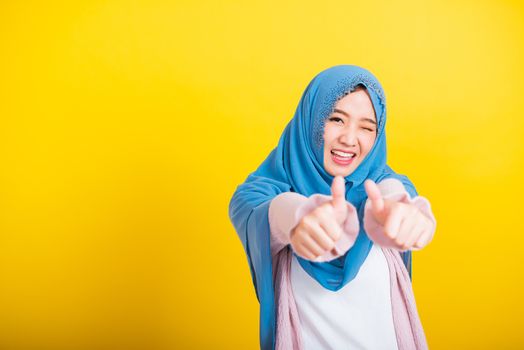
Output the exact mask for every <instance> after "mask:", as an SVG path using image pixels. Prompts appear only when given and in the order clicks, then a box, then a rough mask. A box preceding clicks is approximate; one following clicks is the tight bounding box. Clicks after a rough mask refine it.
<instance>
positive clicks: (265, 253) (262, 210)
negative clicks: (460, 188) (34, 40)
mask: <svg viewBox="0 0 524 350" xmlns="http://www.w3.org/2000/svg"><path fill="white" fill-rule="evenodd" d="M358 85H363V86H364V87H366V89H367V91H368V93H369V96H370V98H371V102H372V104H373V108H374V110H375V116H376V119H377V137H376V140H375V143H374V144H373V147H372V149H371V150H370V151H369V153H368V154H367V155H366V157H365V158H364V159H363V160H362V162H361V163H360V164H359V166H358V167H357V169H355V171H354V172H352V173H351V174H349V175H348V176H346V177H345V186H346V195H345V197H346V200H347V201H349V202H350V203H351V204H353V205H354V206H355V208H357V212H358V217H359V222H360V231H359V234H358V236H357V239H356V241H355V243H354V245H353V246H352V247H351V248H350V249H349V250H348V251H347V252H346V253H345V254H344V255H343V256H341V257H339V258H337V259H334V260H332V261H328V262H313V261H309V260H306V259H303V258H301V257H300V256H298V255H296V254H295V256H296V257H297V259H298V261H299V263H300V265H301V266H302V268H303V269H304V270H305V271H306V272H307V273H308V274H309V275H310V276H311V277H313V278H314V279H315V280H316V281H317V282H318V283H320V284H321V285H322V286H323V287H325V288H327V289H329V290H332V291H337V290H339V289H340V288H342V287H344V286H345V285H346V284H347V283H348V282H350V281H351V280H353V279H354V278H355V276H356V275H357V273H358V271H359V269H360V267H361V265H362V264H363V262H364V260H365V259H366V257H367V255H368V253H369V251H370V250H371V247H372V245H373V242H372V241H371V240H370V239H369V238H368V236H367V234H366V233H365V231H364V228H363V214H364V205H365V201H366V199H367V194H366V191H365V189H364V181H365V180H366V179H371V180H373V181H375V182H380V181H381V180H383V179H385V178H389V177H392V178H396V179H398V180H400V181H401V182H402V183H403V184H404V187H405V188H406V190H407V191H408V193H409V194H410V196H411V197H414V196H416V195H417V192H416V190H415V187H414V186H413V184H412V183H411V181H410V180H409V179H408V178H407V177H406V176H404V175H400V174H397V173H395V172H394V171H393V170H392V169H391V168H390V167H389V166H388V165H387V164H386V155H387V152H386V135H385V125H386V101H385V96H384V92H383V89H382V86H381V85H380V83H379V82H378V80H377V79H376V78H375V77H374V76H373V74H371V73H370V72H369V71H368V70H366V69H364V68H361V67H357V66H353V65H338V66H334V67H331V68H328V69H326V70H324V71H322V72H320V73H319V74H317V75H316V76H315V77H314V78H313V79H312V80H311V82H310V83H309V84H308V86H307V87H306V89H305V91H304V92H303V94H302V96H301V98H300V102H299V104H298V106H297V109H296V111H295V114H294V116H293V118H292V119H291V120H290V122H289V123H288V124H287V126H286V127H285V129H284V131H283V133H282V135H281V137H280V139H279V141H278V145H277V146H276V147H275V148H274V149H273V150H272V151H271V153H270V154H269V155H268V157H267V158H266V159H265V160H264V162H262V164H261V165H260V166H259V167H258V168H257V169H256V170H255V171H254V172H253V173H251V174H249V176H248V177H247V178H246V180H245V181H244V183H242V184H241V185H239V186H238V187H237V189H236V191H235V193H234V194H233V197H232V199H231V201H230V203H229V217H230V219H231V221H232V223H233V225H234V227H235V229H236V231H237V234H238V235H239V238H240V240H241V242H242V244H243V247H244V250H245V252H246V255H247V259H248V263H249V266H250V271H251V276H252V279H253V283H254V286H255V291H256V294H257V298H258V300H259V302H260V340H261V348H262V349H273V348H274V340H275V310H274V309H275V301H274V297H275V296H274V285H273V280H272V275H273V267H272V264H271V253H270V240H269V239H270V231H269V222H268V210H269V205H270V203H271V200H272V199H273V198H274V197H275V196H277V195H278V194H280V193H282V192H289V191H291V192H297V193H300V194H302V195H304V196H310V195H312V194H315V193H320V194H325V195H331V183H332V182H333V179H334V177H333V176H332V175H330V174H329V173H327V172H326V171H325V169H324V166H323V164H324V159H323V158H324V156H323V155H324V140H323V134H324V125H325V120H326V118H327V117H328V116H329V115H330V114H331V113H332V112H333V109H334V106H335V104H336V102H337V101H338V100H339V99H340V98H342V97H343V96H344V95H346V94H348V93H350V92H352V91H353V90H355V88H356V87H357V86H358ZM402 258H403V261H404V263H405V265H406V267H407V269H408V271H409V274H410V276H411V252H409V251H408V252H406V253H404V254H403V256H402Z"/></svg>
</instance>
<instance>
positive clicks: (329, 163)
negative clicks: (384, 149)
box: [324, 88, 377, 177]
mask: <svg viewBox="0 0 524 350" xmlns="http://www.w3.org/2000/svg"><path fill="white" fill-rule="evenodd" d="M376 137H377V122H376V117H375V110H374V109H373V104H372V102H371V99H370V98H369V95H368V92H367V91H366V90H365V89H363V88H357V90H355V91H353V92H352V93H350V94H348V95H346V96H344V97H343V98H341V99H340V100H338V102H337V103H336V104H335V109H334V112H333V113H332V114H331V115H329V116H328V117H327V119H326V123H325V128H324V168H325V169H326V171H327V172H328V173H329V174H331V175H332V176H337V175H342V176H344V177H345V176H348V175H349V174H351V173H352V172H353V171H354V170H355V169H356V168H357V167H358V166H359V164H360V163H361V162H362V160H363V159H364V158H365V157H366V155H367V154H368V153H369V151H370V150H371V148H372V147H373V143H374V142H375V139H376Z"/></svg>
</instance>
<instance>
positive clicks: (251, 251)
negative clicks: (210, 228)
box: [229, 65, 436, 349]
mask: <svg viewBox="0 0 524 350" xmlns="http://www.w3.org/2000/svg"><path fill="white" fill-rule="evenodd" d="M385 123H386V104H385V96H384V93H383V90H382V87H381V85H380V83H379V82H378V81H377V79H376V78H375V77H374V76H373V75H372V74H371V73H370V72H369V71H367V70H365V69H363V68H360V67H356V66H350V65H340V66H335V67H331V68H329V69H326V70H324V71H322V72H321V73H319V74H318V75H317V76H315V77H314V78H313V80H312V81H311V82H310V83H309V85H308V86H307V88H306V90H305V91H304V93H303V94H302V97H301V99H300V102H299V105H298V107H297V109H296V112H295V115H294V117H293V118H292V119H291V121H290V122H289V124H288V125H287V126H286V128H285V130H284V132H283V134H282V136H281V138H280V140H279V143H278V145H277V147H276V148H275V149H274V150H273V151H272V152H271V153H270V154H269V156H268V157H267V158H266V160H265V161H264V162H263V163H262V164H261V165H260V166H259V167H258V169H257V170H256V171H254V172H253V173H251V174H250V175H249V176H248V177H247V179H246V180H245V182H244V183H243V184H241V185H239V186H238V188H237V189H236V191H235V193H234V194H233V197H232V199H231V201H230V205H229V216H230V219H231V221H232V222H233V225H234V226H235V229H236V231H237V233H238V235H239V237H240V240H241V241H242V244H243V246H244V250H245V252H246V255H247V258H248V263H249V266H250V270H251V275H252V279H253V283H254V286H255V291H256V295H257V298H258V300H259V302H260V345H261V348H262V349H275V348H276V349H425V348H427V344H426V340H425V336H424V331H423V329H422V325H421V323H420V319H419V317H418V313H417V310H416V305H415V302H414V296H413V291H412V288H411V280H410V277H411V251H412V250H419V249H421V248H423V247H424V246H426V245H427V244H428V243H429V242H430V241H431V239H432V238H433V235H434V232H435V228H436V221H435V218H434V216H433V214H432V212H431V207H430V204H429V201H428V200H427V199H426V198H424V197H422V196H418V193H417V191H416V190H415V187H414V185H413V184H412V183H411V181H410V180H409V179H408V178H407V177H406V176H404V175H399V174H397V173H395V172H394V171H393V170H392V169H391V168H390V167H389V166H388V165H387V164H386V135H385Z"/></svg>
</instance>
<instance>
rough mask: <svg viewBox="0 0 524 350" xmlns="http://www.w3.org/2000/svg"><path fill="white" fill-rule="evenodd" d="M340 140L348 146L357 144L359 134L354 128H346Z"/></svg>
mask: <svg viewBox="0 0 524 350" xmlns="http://www.w3.org/2000/svg"><path fill="white" fill-rule="evenodd" d="M340 142H342V143H345V144H347V145H348V146H355V145H356V144H357V134H356V132H355V130H353V128H348V129H346V130H344V131H343V132H342V133H341V135H340Z"/></svg>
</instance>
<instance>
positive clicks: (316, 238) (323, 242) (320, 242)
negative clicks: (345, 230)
mask: <svg viewBox="0 0 524 350" xmlns="http://www.w3.org/2000/svg"><path fill="white" fill-rule="evenodd" d="M345 192H346V191H345V184H344V178H343V177H342V176H336V177H335V178H334V179H333V183H332V185H331V194H332V197H333V198H332V200H331V201H328V202H326V203H324V204H321V205H319V206H318V207H316V208H315V209H314V210H313V211H311V212H310V213H308V214H307V215H305V216H304V217H302V219H301V220H300V222H299V223H298V224H297V225H296V226H295V228H294V229H293V230H292V231H291V235H290V240H291V246H292V248H293V250H294V251H295V252H297V253H298V254H299V255H301V256H303V257H305V258H307V259H309V260H314V259H315V258H317V257H318V256H321V255H323V254H324V253H325V252H327V251H330V250H333V248H334V247H335V242H336V241H337V240H338V239H339V238H340V237H341V235H342V225H343V223H344V221H345V220H346V218H347V216H348V210H347V205H346V197H345ZM334 253H335V254H336V252H334Z"/></svg>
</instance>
